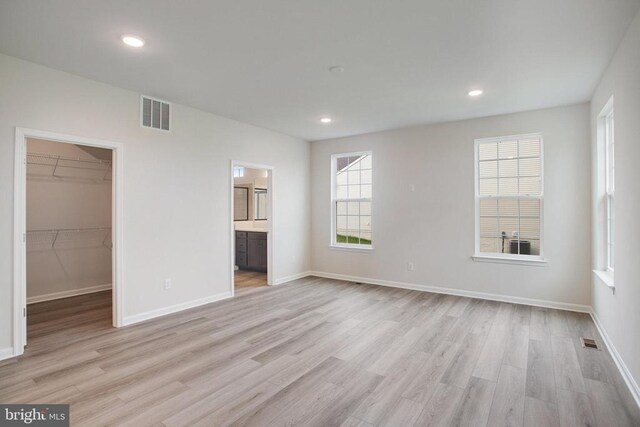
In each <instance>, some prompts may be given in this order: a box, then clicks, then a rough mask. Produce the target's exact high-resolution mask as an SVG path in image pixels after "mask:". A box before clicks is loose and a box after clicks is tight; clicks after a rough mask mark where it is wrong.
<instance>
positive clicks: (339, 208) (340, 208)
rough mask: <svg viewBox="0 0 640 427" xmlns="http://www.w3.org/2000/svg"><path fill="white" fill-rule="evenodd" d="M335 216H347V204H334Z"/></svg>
mask: <svg viewBox="0 0 640 427" xmlns="http://www.w3.org/2000/svg"><path fill="white" fill-rule="evenodd" d="M336 214H338V215H346V214H347V202H336Z"/></svg>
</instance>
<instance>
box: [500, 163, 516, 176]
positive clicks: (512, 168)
mask: <svg viewBox="0 0 640 427" xmlns="http://www.w3.org/2000/svg"><path fill="white" fill-rule="evenodd" d="M499 163H500V164H499V165H498V169H499V170H500V176H501V177H503V176H509V177H514V176H518V160H515V159H514V160H500V162H499Z"/></svg>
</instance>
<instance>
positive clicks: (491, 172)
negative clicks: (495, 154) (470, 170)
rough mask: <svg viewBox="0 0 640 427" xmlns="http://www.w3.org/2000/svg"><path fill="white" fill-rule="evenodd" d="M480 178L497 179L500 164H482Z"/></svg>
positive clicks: (493, 162) (494, 162) (492, 162)
mask: <svg viewBox="0 0 640 427" xmlns="http://www.w3.org/2000/svg"><path fill="white" fill-rule="evenodd" d="M479 169H480V170H479V172H480V178H497V177H498V162H497V161H489V162H480V168H479Z"/></svg>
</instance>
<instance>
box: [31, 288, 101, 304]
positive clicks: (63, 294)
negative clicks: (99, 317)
mask: <svg viewBox="0 0 640 427" xmlns="http://www.w3.org/2000/svg"><path fill="white" fill-rule="evenodd" d="M109 289H111V283H107V284H106V285H97V286H89V287H87V288H80V289H70V290H68V291H60V292H52V293H50V294H44V295H36V296H33V297H28V298H27V305H29V304H35V303H38V302H45V301H53V300H57V299H61V298H69V297H75V296H78V295H86V294H93V293H96V292H104V291H108V290H109Z"/></svg>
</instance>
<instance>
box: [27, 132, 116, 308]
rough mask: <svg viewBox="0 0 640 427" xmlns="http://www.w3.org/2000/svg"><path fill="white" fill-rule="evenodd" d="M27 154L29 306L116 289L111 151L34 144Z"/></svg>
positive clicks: (31, 141) (42, 143)
mask: <svg viewBox="0 0 640 427" xmlns="http://www.w3.org/2000/svg"><path fill="white" fill-rule="evenodd" d="M27 152H28V155H27V302H29V303H32V302H38V301H45V300H49V299H55V298H60V297H66V296H72V295H78V294H82V293H87V292H92V291H97V290H104V289H110V288H111V228H110V227H111V183H112V181H111V167H110V163H111V151H110V150H104V149H99V148H91V147H88V148H86V150H85V149H83V148H81V147H78V146H75V145H72V144H63V143H57V142H50V141H41V140H35V139H30V140H28V141H27ZM78 159H79V160H78Z"/></svg>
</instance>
